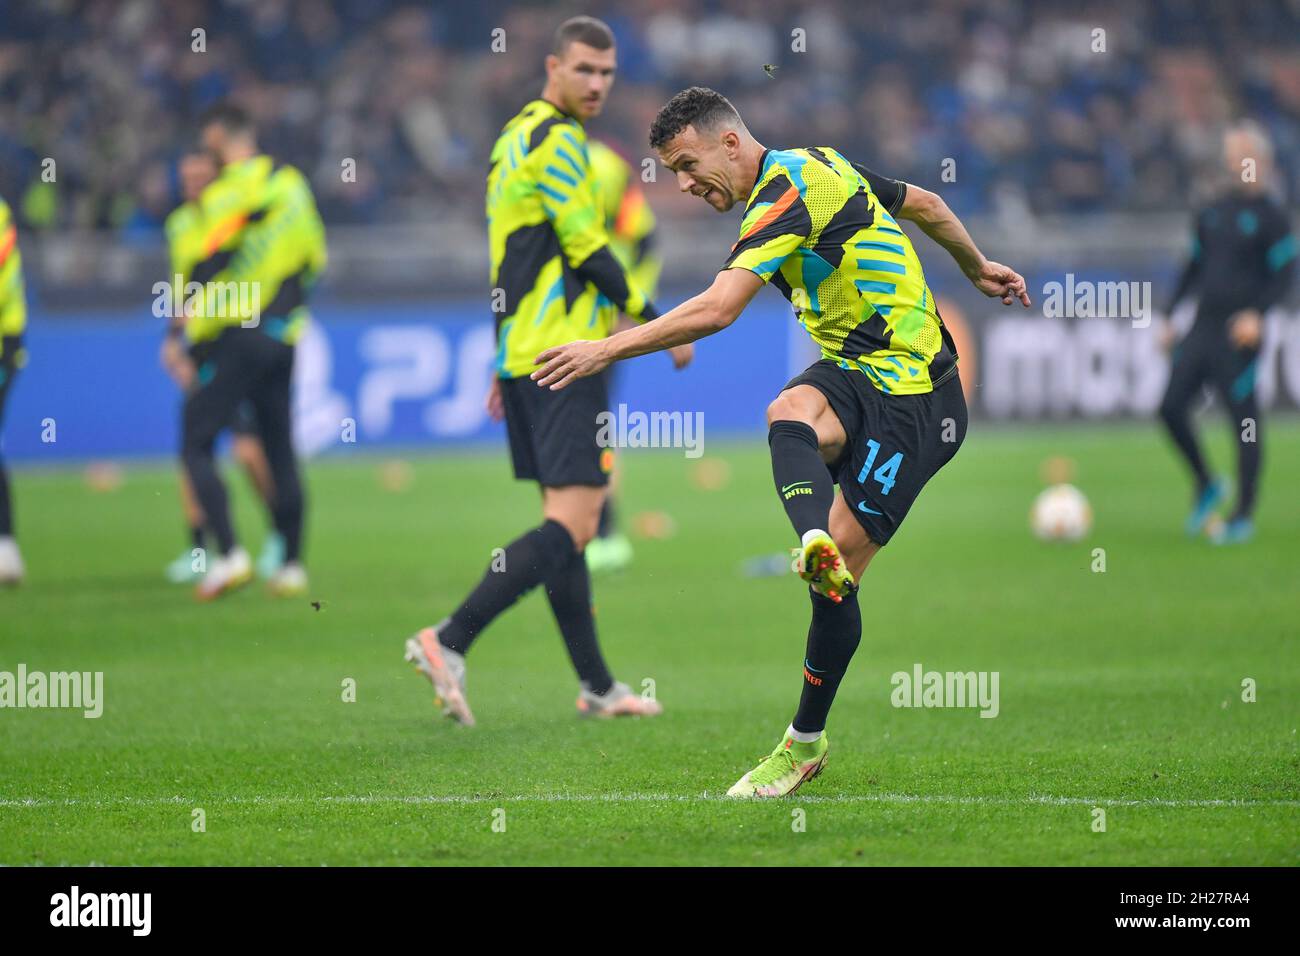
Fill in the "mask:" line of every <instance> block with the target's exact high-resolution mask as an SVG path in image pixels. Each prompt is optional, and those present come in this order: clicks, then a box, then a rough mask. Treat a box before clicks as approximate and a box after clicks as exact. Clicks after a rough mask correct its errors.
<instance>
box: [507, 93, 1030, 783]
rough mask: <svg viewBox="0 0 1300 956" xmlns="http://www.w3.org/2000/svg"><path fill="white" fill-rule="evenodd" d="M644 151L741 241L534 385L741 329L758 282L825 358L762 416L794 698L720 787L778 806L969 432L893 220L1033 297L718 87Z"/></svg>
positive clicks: (905, 196)
mask: <svg viewBox="0 0 1300 956" xmlns="http://www.w3.org/2000/svg"><path fill="white" fill-rule="evenodd" d="M650 145H651V146H652V147H653V148H654V149H655V150H657V151H658V153H659V158H660V159H661V160H662V161H663V163H664V164H665V165H666V166H667V167H668V168H669V169H671V170H673V172H674V173H676V175H677V180H678V185H679V187H680V188H681V189H682V190H683V191H689V192H691V193H692V194H694V195H696V196H698V197H700V198H701V199H703V200H704V201H705V202H707V203H708V204H709V205H710V206H712V207H713V208H714V209H715V210H717V211H718V212H726V211H728V210H730V209H731V208H732V207H733V206H735V205H736V204H737V203H740V202H743V203H744V204H745V215H744V219H743V220H742V222H741V226H740V238H739V239H738V240H737V242H736V244H735V245H734V246H733V247H732V249H731V253H730V255H729V256H728V257H727V260H726V263H725V264H724V267H723V269H722V271H721V272H719V273H718V276H717V278H716V279H715V280H714V282H713V284H712V285H711V286H710V287H709V288H708V289H707V290H705V291H704V292H702V293H700V294H699V295H697V296H695V297H694V298H692V299H688V300H687V301H686V302H684V303H682V304H681V305H679V306H677V308H675V309H673V310H672V311H670V312H668V313H666V314H665V315H663V316H662V317H661V318H659V319H657V320H656V321H654V322H651V323H649V324H647V325H645V326H642V327H641V328H637V329H633V330H629V331H626V332H620V333H618V334H616V335H613V336H610V337H609V338H607V339H604V340H602V341H591V342H582V341H580V342H572V343H569V344H568V345H564V346H561V347H557V348H550V349H546V350H544V351H542V352H541V354H540V355H539V356H538V357H537V363H538V366H539V367H538V368H537V369H536V370H535V371H534V372H533V373H532V377H533V378H534V379H535V380H536V381H537V383H538V384H539V385H541V386H544V387H546V388H547V389H549V390H551V391H554V390H556V389H565V388H569V387H572V386H574V385H575V384H580V383H581V382H582V381H583V380H584V376H589V375H595V374H597V373H599V372H601V371H602V370H603V369H604V368H606V367H607V366H608V365H609V363H610V362H613V361H617V360H619V359H624V358H630V357H632V356H635V355H644V354H645V353H647V352H653V351H656V350H659V349H664V348H670V347H673V346H678V345H681V344H683V343H686V342H694V341H695V340H696V339H699V338H702V337H704V336H706V335H711V334H712V333H714V332H718V331H721V330H722V329H724V328H726V327H727V326H729V325H730V324H731V323H732V322H734V321H735V320H736V318H737V317H738V316H739V315H740V313H741V312H742V311H743V310H744V308H745V306H746V305H747V304H748V303H749V301H750V300H751V299H752V298H753V297H754V295H755V294H756V293H757V292H758V290H759V289H760V288H762V286H763V284H764V283H766V282H768V281H771V282H772V283H773V284H774V285H776V286H777V288H779V289H780V290H781V292H782V293H783V294H784V295H785V296H786V297H787V298H788V299H789V300H790V302H791V303H792V304H793V305H794V307H795V310H796V312H797V314H798V317H799V322H800V324H801V325H802V326H803V327H804V328H805V329H806V330H807V331H808V334H809V335H811V336H812V338H813V340H814V341H815V342H816V343H817V344H818V346H820V348H821V354H822V359H821V360H820V361H818V362H816V363H814V364H813V365H812V366H810V367H809V368H808V369H807V370H806V371H805V372H803V373H802V374H800V375H798V376H796V377H795V378H794V379H793V380H792V381H790V382H789V383H788V384H787V385H786V387H785V389H784V390H783V391H782V392H781V393H780V395H779V396H777V398H776V400H775V401H773V402H772V403H771V405H769V406H768V409H767V418H768V423H769V431H768V443H769V446H770V449H771V455H772V473H773V477H774V479H775V482H776V489H777V494H778V496H779V497H780V500H781V504H782V505H783V507H784V508H785V511H786V515H787V516H788V517H789V519H790V522H791V524H793V525H794V530H795V532H796V534H798V536H799V539H800V543H801V555H800V559H799V571H800V576H801V577H802V578H803V579H804V580H805V581H807V582H808V583H809V585H810V592H809V594H810V598H811V600H812V624H811V626H810V628H809V631H808V642H807V651H806V654H805V657H804V662H803V667H802V673H803V692H802V696H801V698H800V701H799V707H798V710H797V711H796V713H795V716H794V720H793V722H792V723H791V725H790V727H789V729H788V730H787V731H786V733H785V736H784V739H783V740H782V741H781V743H780V744H778V745H777V747H776V749H775V750H773V751H772V753H771V755H770V756H769V757H767V758H766V759H765V760H763V761H762V762H761V763H760V764H759V765H758V766H757V767H755V768H754V769H753V770H751V771H749V772H748V773H746V774H745V775H744V776H743V777H741V778H740V780H739V781H738V782H737V783H736V784H735V785H734V786H733V787H732V788H731V789H730V790H729V791H728V795H730V796H741V797H779V796H785V795H787V794H790V793H793V792H794V791H795V790H796V789H798V787H799V786H800V785H801V784H802V783H803V782H804V781H805V780H808V779H811V778H812V777H814V776H816V775H817V774H818V773H820V772H821V770H822V767H823V766H824V765H825V763H826V755H827V751H828V743H827V738H826V732H825V726H826V717H827V714H828V713H829V711H830V707H831V703H832V701H833V700H834V698H835V692H836V690H837V689H838V687H839V684H840V681H841V679H842V678H843V676H844V673H845V671H846V669H847V668H848V664H849V660H850V659H851V658H852V657H853V653H854V651H855V650H856V649H857V646H858V642H859V640H860V638H861V633H862V618H861V614H860V612H859V609H858V593H857V585H856V581H858V580H860V579H861V577H862V573H863V571H865V570H866V567H867V565H868V563H869V562H870V561H871V559H872V557H873V556H874V555H875V554H876V552H877V551H879V550H880V548H881V547H883V546H884V545H885V544H887V543H888V542H889V540H890V539H891V538H892V537H893V535H894V534H895V532H896V531H897V530H898V527H899V525H900V524H901V523H902V521H903V518H904V517H905V516H906V514H907V512H908V509H909V508H910V507H911V505H912V502H913V501H914V500H915V499H916V496H917V494H918V493H919V492H920V490H921V488H922V486H923V485H924V484H925V483H926V482H927V481H928V480H929V479H930V478H931V477H932V476H933V475H934V474H935V472H937V471H938V470H939V469H940V468H941V467H943V465H944V464H945V463H946V462H947V461H948V460H949V459H951V458H952V457H953V455H954V454H955V453H956V451H957V448H958V447H959V446H960V444H961V442H962V440H963V438H964V437H965V433H966V402H965V399H964V398H963V397H962V388H961V382H960V380H959V379H958V377H957V356H956V352H955V349H954V348H953V343H952V338H951V337H950V336H949V334H948V331H947V329H945V328H944V326H943V323H942V321H941V320H940V318H939V314H938V312H937V311H936V310H935V305H934V296H933V294H932V293H931V292H930V289H929V288H928V286H927V285H926V282H925V275H924V273H923V272H922V269H921V262H920V260H919V259H918V258H917V255H916V252H915V250H914V249H913V248H912V244H911V242H910V241H909V240H908V238H907V236H906V235H905V234H904V233H903V231H902V230H901V229H900V228H899V227H898V221H897V219H896V218H895V217H898V218H902V219H908V220H911V221H912V222H914V223H916V224H917V225H918V226H919V227H920V228H921V230H922V231H924V232H925V233H926V235H928V236H929V237H930V238H931V239H933V240H934V241H936V242H937V243H939V245H941V246H943V248H944V249H945V250H947V251H948V253H949V254H950V255H951V256H952V257H953V258H954V259H955V260H956V261H957V263H958V265H960V266H961V268H962V271H963V272H964V273H965V275H966V276H967V278H969V279H970V280H971V282H972V283H974V285H975V287H976V288H977V289H979V290H980V291H981V292H983V293H984V294H985V295H989V296H995V297H997V298H1000V299H1001V300H1002V302H1003V303H1004V304H1007V305H1010V304H1011V302H1012V301H1013V300H1015V299H1019V300H1020V301H1021V302H1022V303H1023V304H1024V305H1025V306H1026V307H1028V305H1029V296H1028V294H1027V293H1026V291H1025V280H1024V279H1023V278H1021V277H1020V276H1019V275H1018V274H1017V273H1016V272H1014V271H1013V270H1012V269H1009V268H1008V267H1006V266H1004V265H1001V264H999V263H996V262H991V261H989V260H988V259H986V258H985V257H984V256H983V254H982V253H981V252H980V251H979V249H978V248H977V247H976V245H975V243H974V241H973V240H972V239H971V237H970V235H969V234H968V233H967V232H966V229H965V228H964V227H963V226H962V224H961V222H960V221H959V220H958V219H957V217H956V216H955V215H954V214H953V213H952V211H951V210H950V209H949V208H948V206H947V204H946V203H945V202H944V201H943V200H942V199H941V198H940V197H938V196H937V195H935V194H934V193H931V192H927V191H926V190H924V189H919V188H917V187H915V186H909V185H907V184H905V183H901V182H897V181H895V180H892V179H887V178H885V177H883V176H878V175H876V174H875V173H872V172H871V171H870V170H867V169H865V168H863V167H860V166H856V165H854V164H852V163H850V162H849V161H848V160H847V159H845V158H844V157H843V156H842V155H840V153H838V152H836V151H835V150H834V149H831V148H830V147H825V146H822V147H811V148H797V149H781V150H778V149H766V148H765V147H764V146H763V145H762V144H761V143H759V142H758V141H757V140H756V139H755V138H754V137H753V135H752V134H751V133H750V132H749V130H748V129H747V128H746V127H745V124H744V122H742V120H741V118H740V116H739V114H737V112H736V110H735V108H734V107H733V106H732V105H731V103H729V102H728V101H727V99H726V98H725V97H723V96H722V95H720V94H719V93H716V92H714V91H713V90H709V89H704V88H702V87H692V88H690V89H688V90H684V91H682V92H681V93H678V94H677V95H676V96H674V97H673V98H672V99H671V100H669V101H668V103H667V104H666V105H665V106H664V107H663V109H662V110H660V112H659V115H658V116H657V117H656V118H655V121H654V124H653V125H652V126H651V128H650ZM836 484H838V485H839V487H840V494H839V495H835V493H834V486H835V485H836Z"/></svg>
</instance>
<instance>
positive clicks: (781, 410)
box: [767, 392, 816, 428]
mask: <svg viewBox="0 0 1300 956" xmlns="http://www.w3.org/2000/svg"><path fill="white" fill-rule="evenodd" d="M811 405H812V403H811V402H808V401H806V400H804V399H801V398H800V397H799V396H796V395H791V394H790V393H789V392H782V393H781V394H780V395H778V396H777V397H776V398H774V399H772V401H771V403H770V404H769V405H768V406H767V424H768V427H769V428H770V427H771V426H772V425H773V424H774V423H776V422H803V423H804V424H806V425H812V424H813V422H814V421H815V420H816V410H815V409H813V408H812V407H811Z"/></svg>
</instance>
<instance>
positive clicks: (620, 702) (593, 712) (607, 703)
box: [578, 681, 664, 718]
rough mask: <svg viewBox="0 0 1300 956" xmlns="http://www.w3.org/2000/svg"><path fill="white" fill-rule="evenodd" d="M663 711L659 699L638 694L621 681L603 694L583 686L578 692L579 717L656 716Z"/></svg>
mask: <svg viewBox="0 0 1300 956" xmlns="http://www.w3.org/2000/svg"><path fill="white" fill-rule="evenodd" d="M663 712H664V708H663V705H662V704H660V703H659V701H657V700H654V699H652V698H649V697H642V696H641V695H640V694H638V693H636V692H635V691H634V690H632V688H631V687H628V686H627V684H624V683H623V682H622V681H615V682H614V686H613V687H611V688H610V689H609V690H607V691H606V692H605V693H603V694H593V693H592V692H591V691H589V690H587V688H586V687H585V686H584V687H583V688H582V690H581V691H580V692H579V693H578V716H579V717H602V718H609V717H658V716H659V715H660V714H662V713H663Z"/></svg>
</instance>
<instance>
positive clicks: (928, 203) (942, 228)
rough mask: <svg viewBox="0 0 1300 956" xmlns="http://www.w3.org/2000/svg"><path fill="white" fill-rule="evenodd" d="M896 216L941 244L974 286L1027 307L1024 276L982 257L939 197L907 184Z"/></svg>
mask: <svg viewBox="0 0 1300 956" xmlns="http://www.w3.org/2000/svg"><path fill="white" fill-rule="evenodd" d="M898 216H899V218H901V219H907V220H909V221H911V222H914V223H916V224H917V225H918V226H920V227H921V231H922V232H924V233H925V234H926V235H927V236H929V237H930V238H931V239H933V240H934V241H935V242H937V243H938V244H939V245H941V246H943V248H944V249H946V250H947V251H948V255H950V256H952V257H953V260H954V261H956V263H957V265H958V266H960V267H961V271H962V272H964V273H965V274H966V278H968V279H970V281H971V283H972V284H973V285H974V286H975V288H977V289H979V290H980V291H981V292H983V293H984V294H985V295H987V296H989V297H990V298H998V299H1001V300H1002V304H1003V305H1010V304H1011V302H1012V300H1013V299H1019V300H1020V304H1021V305H1023V306H1024V307H1025V308H1029V305H1030V301H1029V292H1028V291H1027V290H1026V288H1025V280H1024V277H1023V276H1021V275H1020V273H1018V272H1016V271H1015V270H1014V269H1012V268H1011V267H1010V266H1004V265H1003V264H1002V263H1000V262H993V261H992V260H990V259H986V258H984V254H983V253H982V252H980V250H979V247H978V246H976V245H975V240H974V239H972V238H971V237H970V233H969V232H967V231H966V227H965V226H964V225H962V222H961V220H960V219H958V218H957V214H956V213H954V212H953V211H952V210H951V209H949V208H948V204H947V203H946V202H944V201H943V197H942V196H940V195H938V194H937V193H932V192H930V191H929V190H928V189H922V188H921V187H920V186H913V185H912V184H911V183H908V186H907V195H906V196H905V197H904V199H903V205H902V207H901V208H900V209H899V210H898Z"/></svg>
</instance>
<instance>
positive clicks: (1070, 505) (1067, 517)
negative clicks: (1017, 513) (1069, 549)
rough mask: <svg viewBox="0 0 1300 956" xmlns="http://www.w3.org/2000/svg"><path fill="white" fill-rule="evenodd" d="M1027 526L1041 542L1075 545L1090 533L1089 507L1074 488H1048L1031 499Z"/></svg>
mask: <svg viewBox="0 0 1300 956" xmlns="http://www.w3.org/2000/svg"><path fill="white" fill-rule="evenodd" d="M1029 526H1030V527H1031V528H1033V529H1034V534H1035V535H1037V536H1038V538H1039V539H1040V540H1042V541H1078V540H1079V539H1080V538H1082V537H1083V536H1084V535H1085V534H1087V533H1088V532H1089V531H1090V530H1091V529H1092V505H1090V504H1088V499H1087V498H1085V497H1084V495H1083V492H1082V491H1080V490H1079V489H1078V488H1076V487H1074V485H1066V484H1061V485H1052V486H1051V487H1050V488H1047V489H1044V491H1043V492H1042V494H1040V495H1039V496H1038V497H1037V498H1035V499H1034V507H1033V509H1032V510H1031V511H1030V512H1029Z"/></svg>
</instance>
